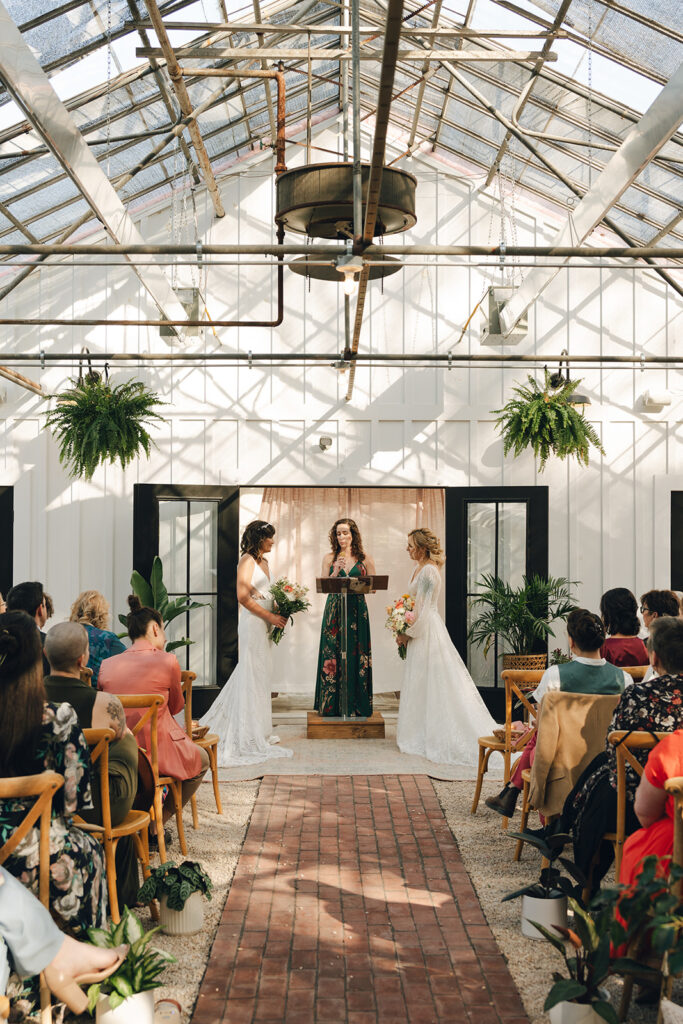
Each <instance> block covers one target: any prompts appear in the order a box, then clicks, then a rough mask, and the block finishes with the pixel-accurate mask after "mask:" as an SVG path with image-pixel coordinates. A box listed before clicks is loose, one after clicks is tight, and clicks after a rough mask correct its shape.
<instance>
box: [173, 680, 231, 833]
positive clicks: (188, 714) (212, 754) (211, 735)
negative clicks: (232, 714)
mask: <svg viewBox="0 0 683 1024" xmlns="http://www.w3.org/2000/svg"><path fill="white" fill-rule="evenodd" d="M180 675H181V680H182V688H183V696H184V697H185V732H186V733H187V735H188V736H189V737H190V739H191V740H192V742H193V743H196V744H197V746H198V747H201V748H202V750H205V751H206V752H207V754H208V755H209V765H210V767H211V779H212V782H213V796H214V800H215V801H216V810H217V811H218V813H219V814H222V813H223V805H222V804H221V791H220V789H219V787H218V739H219V738H218V736H217V735H216V733H215V732H207V733H206V735H205V736H202V738H201V739H200V740H195V739H193V738H192V684H193V682H194V681H195V679H196V678H197V673H196V672H181V673H180ZM191 804H192V825H193V827H194V828H198V827H199V819H198V816H197V798H196V796H195V795H194V794H193V795H192V801H191Z"/></svg>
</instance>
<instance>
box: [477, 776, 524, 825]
mask: <svg viewBox="0 0 683 1024" xmlns="http://www.w3.org/2000/svg"><path fill="white" fill-rule="evenodd" d="M520 792H521V791H520V790H519V789H517V787H516V786H513V785H511V783H509V782H508V783H507V785H506V786H505V788H504V789H501V791H500V793H499V794H498V796H490V797H487V799H486V800H484V803H485V804H486V806H487V807H490V808H491V810H492V811H496V812H497V813H498V814H502V815H503V817H504V818H511V817H512V815H513V814H514V813H515V807H516V805H517V797H518V796H519V794H520Z"/></svg>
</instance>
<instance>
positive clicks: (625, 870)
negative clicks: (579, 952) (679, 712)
mask: <svg viewBox="0 0 683 1024" xmlns="http://www.w3.org/2000/svg"><path fill="white" fill-rule="evenodd" d="M681 775H683V729H677V730H676V731H675V732H672V733H671V735H670V736H667V737H666V738H665V739H663V740H661V741H660V742H659V743H658V744H657V746H656V747H654V748H653V749H652V750H651V751H650V756H649V757H648V759H647V764H646V765H645V768H644V770H643V774H642V776H641V779H640V782H639V784H638V789H637V790H636V796H635V801H634V806H635V812H636V817H637V818H638V821H639V822H640V824H641V825H642V828H639V829H638V830H637V831H636V832H634V833H633V834H632V835H630V836H629V837H628V839H627V840H626V842H625V843H624V852H623V856H622V860H621V869H620V871H619V881H620V882H623V883H624V884H625V885H631V884H632V883H633V882H635V880H636V879H637V877H638V875H639V874H640V869H641V861H642V860H643V859H644V858H645V857H650V856H652V855H654V856H656V857H670V856H671V855H672V854H673V851H674V823H673V814H674V799H673V797H672V796H671V795H670V794H669V793H667V792H666V790H665V789H664V783H665V782H666V780H667V779H673V778H677V777H679V776H681Z"/></svg>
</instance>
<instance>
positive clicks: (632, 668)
mask: <svg viewBox="0 0 683 1024" xmlns="http://www.w3.org/2000/svg"><path fill="white" fill-rule="evenodd" d="M649 667H650V666H649V665H620V666H619V668H623V670H624V672H627V673H628V675H630V676H631V678H632V679H633V682H634V683H639V682H640V681H641V679H643V678H644V677H645V674H646V672H647V670H648V669H649Z"/></svg>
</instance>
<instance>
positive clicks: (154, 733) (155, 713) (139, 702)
mask: <svg viewBox="0 0 683 1024" xmlns="http://www.w3.org/2000/svg"><path fill="white" fill-rule="evenodd" d="M118 697H119V700H120V701H121V703H122V704H123V707H124V710H126V709H140V708H144V709H145V710H144V713H143V714H142V715H140V717H139V718H138V720H137V722H136V723H135V725H134V726H133V727H132V728H131V732H132V733H133V736H135V738H136V739H137V737H138V734H139V733H140V731H141V730H142V729H144V727H145V726H146V725H147V724H148V723H149V727H150V730H149V731H150V749H149V750H147V751H145V753H146V754H147V755H148V757H149V759H150V761H151V762H152V771H153V772H154V781H155V783H156V784H157V785H158V782H159V733H158V718H159V708H160V707H161V706H162V705H163V703H164V698H163V697H162V696H161V694H159V693H135V694H133V693H119V694H118ZM143 749H144V748H143Z"/></svg>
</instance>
